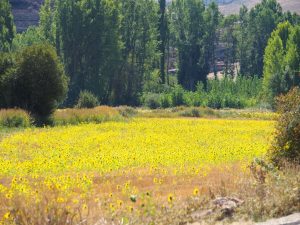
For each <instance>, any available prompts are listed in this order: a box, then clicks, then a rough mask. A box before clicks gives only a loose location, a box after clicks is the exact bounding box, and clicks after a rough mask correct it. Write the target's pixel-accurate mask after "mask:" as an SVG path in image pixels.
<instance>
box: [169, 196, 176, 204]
mask: <svg viewBox="0 0 300 225" xmlns="http://www.w3.org/2000/svg"><path fill="white" fill-rule="evenodd" d="M174 200H175V198H174V196H173V195H172V194H169V195H168V202H169V203H172V202H173V201H174Z"/></svg>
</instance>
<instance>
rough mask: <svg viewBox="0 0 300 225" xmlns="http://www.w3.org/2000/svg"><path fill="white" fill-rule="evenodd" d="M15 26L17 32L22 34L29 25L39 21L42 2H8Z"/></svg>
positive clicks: (15, 0) (39, 0)
mask: <svg viewBox="0 0 300 225" xmlns="http://www.w3.org/2000/svg"><path fill="white" fill-rule="evenodd" d="M9 1H10V3H11V5H12V10H13V14H14V18H15V23H16V26H17V31H18V32H22V31H24V30H26V29H27V27H28V26H30V25H35V24H37V23H38V21H39V8H40V5H41V4H42V2H43V0H9Z"/></svg>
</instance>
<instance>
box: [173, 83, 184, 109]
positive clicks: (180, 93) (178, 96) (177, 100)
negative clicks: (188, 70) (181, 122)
mask: <svg viewBox="0 0 300 225" xmlns="http://www.w3.org/2000/svg"><path fill="white" fill-rule="evenodd" d="M184 94H185V90H184V89H183V88H182V87H181V86H176V87H175V88H174V89H173V91H172V93H171V99H172V105H173V107H175V106H181V105H184Z"/></svg>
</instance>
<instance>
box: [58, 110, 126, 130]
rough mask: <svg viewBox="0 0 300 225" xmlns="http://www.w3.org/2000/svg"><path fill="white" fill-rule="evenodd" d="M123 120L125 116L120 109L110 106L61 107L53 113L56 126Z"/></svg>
mask: <svg viewBox="0 0 300 225" xmlns="http://www.w3.org/2000/svg"><path fill="white" fill-rule="evenodd" d="M121 120H123V117H122V115H121V114H120V112H119V111H118V109H116V108H113V107H109V106H98V107H96V108H92V109H75V108H74V109H59V110H57V111H56V112H55V113H54V115H53V124H54V125H55V126H57V125H76V124H80V123H102V122H105V121H121Z"/></svg>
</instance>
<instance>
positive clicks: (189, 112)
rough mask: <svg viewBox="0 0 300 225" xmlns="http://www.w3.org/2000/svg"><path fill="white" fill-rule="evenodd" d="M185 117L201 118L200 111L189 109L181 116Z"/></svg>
mask: <svg viewBox="0 0 300 225" xmlns="http://www.w3.org/2000/svg"><path fill="white" fill-rule="evenodd" d="M179 115H180V116H184V117H201V116H202V115H201V112H200V109H197V108H188V109H186V110H184V111H183V112H181V113H180V114H179Z"/></svg>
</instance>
